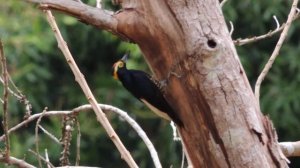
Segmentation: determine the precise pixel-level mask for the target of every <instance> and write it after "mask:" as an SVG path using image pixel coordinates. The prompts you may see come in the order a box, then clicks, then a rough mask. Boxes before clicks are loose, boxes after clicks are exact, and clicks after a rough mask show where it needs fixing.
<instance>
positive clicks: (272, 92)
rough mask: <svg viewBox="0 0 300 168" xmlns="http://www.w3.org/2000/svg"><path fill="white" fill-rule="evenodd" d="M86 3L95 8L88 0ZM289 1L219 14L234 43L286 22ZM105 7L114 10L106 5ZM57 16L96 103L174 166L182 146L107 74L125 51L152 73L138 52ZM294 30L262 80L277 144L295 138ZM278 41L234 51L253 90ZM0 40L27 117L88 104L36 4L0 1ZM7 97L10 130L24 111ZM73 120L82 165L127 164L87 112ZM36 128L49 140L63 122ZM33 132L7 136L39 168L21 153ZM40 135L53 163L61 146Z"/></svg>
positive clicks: (145, 159) (133, 146) (145, 161)
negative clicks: (29, 109) (229, 25)
mask: <svg viewBox="0 0 300 168" xmlns="http://www.w3.org/2000/svg"><path fill="white" fill-rule="evenodd" d="M84 2H85V3H89V4H92V5H94V4H95V1H94V0H86V1H84ZM290 4H291V3H290V1H283V0H274V1H250V0H244V1H238V0H230V1H228V2H227V3H226V4H225V6H224V8H223V11H224V14H225V18H226V21H227V22H229V20H231V21H232V22H233V23H234V25H235V30H234V33H233V39H236V38H245V37H251V36H254V35H260V34H265V33H266V32H268V31H269V30H271V29H275V28H276V24H275V21H274V20H273V18H272V16H273V15H276V16H277V18H278V20H279V22H280V23H282V22H284V21H285V20H286V18H287V15H288V12H289V8H290ZM104 6H105V8H110V9H112V8H113V7H112V6H111V4H109V3H108V2H107V3H106V4H104ZM20 11H22V13H21V14H20ZM55 16H56V19H57V21H58V24H59V27H60V29H61V31H62V33H63V36H64V38H65V40H66V42H67V43H68V46H69V47H70V50H71V52H72V53H73V56H74V58H75V60H76V62H77V63H78V65H79V67H80V69H81V70H82V72H83V74H84V75H85V78H86V79H87V81H88V83H89V85H90V87H91V88H92V90H93V92H94V94H95V95H96V96H97V99H98V100H99V101H100V102H101V103H106V104H112V105H114V106H117V107H119V108H121V109H124V110H126V111H128V112H129V113H130V115H131V116H133V117H135V118H136V119H137V121H138V123H140V124H141V126H142V127H143V129H145V131H146V132H147V134H148V135H149V137H150V138H151V140H152V142H153V143H154V146H155V147H156V149H157V150H158V154H159V156H160V159H161V161H162V163H163V167H170V166H171V165H173V167H179V165H180V162H181V148H180V145H179V144H178V143H176V142H173V141H172V132H171V129H170V127H169V126H168V124H167V122H165V121H162V120H160V119H157V117H155V116H154V115H153V114H152V113H151V112H149V111H148V109H147V108H145V107H144V106H143V105H142V104H141V103H140V102H138V101H137V100H136V99H134V98H133V97H132V96H131V95H130V94H129V93H128V92H127V91H126V90H124V88H123V87H122V86H121V84H120V83H119V82H117V81H115V80H113V79H112V77H111V66H112V65H113V63H114V62H115V61H116V60H118V59H119V58H121V57H122V55H123V54H124V53H126V52H128V51H130V52H131V58H130V60H129V62H128V67H129V68H132V69H142V70H145V71H148V72H150V71H149V69H148V68H147V66H146V63H145V61H144V59H143V57H142V54H141V52H140V51H139V49H138V47H137V46H136V45H133V44H128V43H125V42H121V41H120V39H118V38H117V37H116V36H113V35H111V34H110V33H108V32H105V31H101V30H98V29H95V28H93V27H91V26H88V25H85V24H82V23H80V22H78V21H77V20H76V19H74V18H72V17H69V16H65V15H63V14H58V13H55ZM299 26H300V24H299V21H296V22H295V23H294V24H293V25H292V28H291V29H290V32H289V36H288V38H287V39H286V43H285V44H284V46H283V48H282V50H281V52H280V56H279V57H278V59H277V60H276V61H275V63H274V65H273V67H272V69H271V72H270V73H269V74H268V76H267V78H266V80H265V81H264V82H263V84H262V90H261V104H262V111H263V112H264V113H265V114H268V115H270V118H271V119H272V120H273V121H274V124H275V126H276V128H277V131H278V133H279V137H280V141H284V140H299V138H300V137H299V130H300V124H299V123H300V121H299V120H300V118H299V117H298V116H299V115H300V114H299V113H300V104H299V103H298V100H299V99H298V98H299V97H300V94H299V93H300V89H299V87H298V86H299V82H300V75H299V74H300V73H299V70H300V60H299V59H300V58H299V57H298V55H299V53H300V43H299V41H300V39H299V36H297V32H299ZM278 37H279V36H278V35H276V36H274V37H272V38H270V39H265V40H263V41H260V42H256V43H253V44H249V45H245V46H242V47H237V50H238V53H239V56H240V58H241V60H242V63H243V65H244V67H245V69H246V72H247V74H248V77H249V80H250V83H251V84H252V86H254V83H255V81H256V78H257V76H258V75H259V73H260V71H261V70H262V68H263V66H264V64H265V63H266V61H267V59H268V57H269V56H270V55H271V53H272V51H273V49H274V47H275V44H276V42H277V39H278ZM0 38H1V39H2V41H3V43H4V45H5V46H4V47H5V55H6V56H7V58H8V61H9V62H8V64H9V65H8V66H9V72H10V74H11V76H12V78H13V80H14V81H15V82H16V85H17V86H18V87H19V89H20V90H22V92H23V93H24V94H25V95H26V96H27V98H28V99H29V100H30V102H31V104H32V105H33V113H39V112H41V111H42V110H43V109H44V107H48V108H49V110H65V109H72V108H74V107H77V106H79V105H82V104H86V103H87V101H86V98H85V97H84V95H83V93H82V92H81V89H80V87H79V86H78V84H77V83H76V82H75V79H74V76H73V74H72V73H71V71H70V69H69V67H68V65H67V64H66V61H65V59H64V57H63V55H62V53H61V52H60V50H59V49H58V47H57V42H56V40H55V38H54V35H53V33H52V31H51V29H50V27H49V25H48V23H47V22H46V19H45V15H44V14H43V12H41V11H40V10H39V9H37V7H36V6H34V5H32V4H27V3H23V2H19V1H5V2H3V3H1V5H0ZM10 100H11V102H10V107H9V110H10V111H9V112H10V115H11V116H10V126H12V125H15V124H16V123H18V122H20V121H21V120H22V118H23V116H24V113H25V109H24V105H22V104H20V103H19V102H18V101H17V100H16V99H15V98H12V97H10ZM1 115H2V113H1ZM108 118H109V120H111V121H112V124H113V127H114V128H115V129H116V131H117V133H118V134H119V135H120V138H121V139H122V141H123V142H124V144H125V146H126V147H128V149H129V150H130V152H131V153H132V154H133V156H134V158H135V160H136V161H137V162H138V164H139V165H140V167H145V168H147V167H149V168H150V167H153V163H152V161H151V158H150V155H149V152H148V150H147V149H146V147H145V145H144V144H143V143H142V142H141V140H140V139H139V138H138V136H137V135H136V133H135V132H134V131H133V130H132V129H131V128H130V127H129V126H127V124H125V123H124V122H123V121H121V120H120V119H119V118H118V117H117V116H116V115H114V114H108ZM79 122H80V123H81V133H82V136H81V137H82V139H81V164H82V165H89V166H101V167H126V163H124V162H123V161H121V159H120V155H119V153H118V152H117V150H116V148H115V147H114V145H113V143H112V142H111V141H110V140H109V138H108V137H107V135H106V133H105V131H104V130H103V128H102V127H101V126H100V125H99V123H98V122H97V121H96V119H95V115H94V114H93V113H92V112H89V113H82V114H80V115H79ZM42 125H43V126H44V127H45V128H47V130H49V131H50V132H51V133H53V134H54V135H55V136H57V137H60V136H61V118H59V117H53V118H48V119H46V118H45V119H43V120H42ZM34 128H35V124H34V123H31V124H29V125H28V126H27V127H26V128H23V129H21V130H19V131H17V132H16V134H12V136H11V144H12V155H13V156H16V157H18V158H25V160H26V161H28V162H30V163H32V164H35V165H37V160H36V158H35V157H34V156H33V155H32V154H31V153H29V152H28V151H27V150H28V149H34V148H35V139H34ZM39 137H40V152H41V153H44V149H45V148H47V149H48V153H49V155H50V159H51V161H52V162H53V163H54V164H55V165H58V163H59V157H60V152H61V149H62V148H61V147H57V146H58V145H56V144H54V143H53V141H52V140H50V139H49V138H48V137H47V136H45V135H44V134H43V133H40V136H39ZM74 137H76V131H74V135H73V138H74ZM1 145H2V144H0V147H1ZM75 145H76V142H75V138H74V141H72V144H71V149H72V151H71V153H72V154H71V156H70V157H71V162H72V163H74V160H75V157H76V156H75V153H76V152H75ZM24 154H25V156H24ZM296 162H297V161H294V162H293V163H296ZM292 166H293V165H291V167H292ZM295 167H296V164H295Z"/></svg>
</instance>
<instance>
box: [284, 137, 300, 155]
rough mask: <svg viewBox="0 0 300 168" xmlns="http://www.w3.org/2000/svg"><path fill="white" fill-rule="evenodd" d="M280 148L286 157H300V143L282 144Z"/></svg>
mask: <svg viewBox="0 0 300 168" xmlns="http://www.w3.org/2000/svg"><path fill="white" fill-rule="evenodd" d="M279 145H280V148H281V150H282V152H283V154H284V155H285V156H286V157H291V156H300V141H297V142H280V143H279Z"/></svg>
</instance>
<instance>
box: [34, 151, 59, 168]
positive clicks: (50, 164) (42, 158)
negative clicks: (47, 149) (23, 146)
mask: <svg viewBox="0 0 300 168" xmlns="http://www.w3.org/2000/svg"><path fill="white" fill-rule="evenodd" d="M28 151H29V152H30V153H32V154H34V155H35V156H36V157H38V158H40V159H41V160H42V161H44V162H45V163H46V164H47V165H49V166H50V167H51V168H55V167H54V166H53V164H52V163H51V162H48V161H47V159H45V158H44V157H43V156H41V155H39V154H37V153H36V152H34V151H33V150H31V149H29V150H28Z"/></svg>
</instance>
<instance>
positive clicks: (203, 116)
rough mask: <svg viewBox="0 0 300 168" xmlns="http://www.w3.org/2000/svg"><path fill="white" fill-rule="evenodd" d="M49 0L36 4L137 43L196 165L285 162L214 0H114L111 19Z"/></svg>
mask: <svg viewBox="0 0 300 168" xmlns="http://www.w3.org/2000/svg"><path fill="white" fill-rule="evenodd" d="M28 1H31V2H36V1H38V0H28ZM54 1H55V2H54ZM56 1H57V0H40V1H39V2H44V3H46V4H48V5H50V6H48V7H46V8H51V9H56V10H61V11H64V12H66V13H68V14H71V15H73V16H75V17H77V18H80V19H82V20H83V21H84V22H85V23H90V24H92V25H94V26H98V27H102V28H106V29H109V30H110V31H111V32H113V33H115V34H118V35H120V36H121V37H123V38H124V37H125V38H126V39H130V41H131V42H134V43H136V44H138V46H139V47H140V48H141V50H142V52H143V54H144V56H145V59H146V60H147V62H148V64H149V66H150V67H151V69H152V70H153V73H154V74H155V76H156V78H157V79H159V80H166V81H167V83H166V85H165V86H164V89H165V91H166V92H165V93H166V97H167V99H168V102H169V103H170V104H172V106H173V107H174V109H175V110H176V112H177V113H178V115H179V116H180V118H181V120H182V121H183V124H184V127H183V128H179V129H180V133H181V136H182V139H183V142H184V144H185V147H186V150H187V153H188V155H189V157H190V159H191V161H192V164H193V166H194V167H195V168H199V167H209V168H211V167H214V168H217V167H222V168H225V167H237V168H241V167H253V168H257V167H263V168H267V167H287V164H286V161H285V158H284V156H283V155H282V153H281V150H280V148H279V145H278V143H277V135H276V132H275V130H274V128H273V126H272V123H271V121H270V120H269V119H268V118H266V117H264V116H263V114H262V113H261V111H260V109H259V105H258V103H257V100H256V99H255V97H254V94H253V92H252V89H251V87H250V85H249V82H248V79H247V77H246V74H245V72H244V69H243V67H242V65H241V63H240V61H239V58H238V56H237V53H236V50H235V47H234V45H233V42H232V39H231V37H230V34H229V32H228V29H227V27H226V23H225V21H224V17H223V14H222V11H221V8H220V5H219V2H218V1H217V0H213V1H211V0H189V1H186V0H119V1H118V3H120V4H121V6H122V10H120V11H119V12H117V13H116V14H115V15H111V16H106V17H109V18H111V19H112V20H113V21H112V23H109V22H108V21H107V20H106V19H107V18H106V19H104V17H103V18H102V20H101V17H100V19H95V18H92V19H90V18H89V11H84V12H82V11H81V13H80V12H79V11H74V10H72V12H70V11H68V10H67V9H69V8H70V7H69V6H64V8H65V9H61V8H58V7H57V6H59V5H57V4H56V3H58V4H59V3H61V2H56ZM68 2H69V1H68ZM70 3H71V1H70ZM72 4H76V5H79V6H80V4H79V3H77V2H74V1H73V2H72ZM99 11H100V13H101V9H99ZM94 12H95V14H96V13H97V11H96V10H94ZM78 14H80V15H78ZM101 14H103V13H101ZM84 16H85V17H84ZM93 16H94V17H96V18H97V15H93ZM98 21H99V22H100V23H97V22H98ZM101 24H102V25H101ZM99 25H100V26H99Z"/></svg>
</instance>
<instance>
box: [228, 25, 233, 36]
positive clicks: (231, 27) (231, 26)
mask: <svg viewBox="0 0 300 168" xmlns="http://www.w3.org/2000/svg"><path fill="white" fill-rule="evenodd" d="M229 24H230V32H229V34H230V36H232V33H233V31H234V26H233V23H232V21H229Z"/></svg>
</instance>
